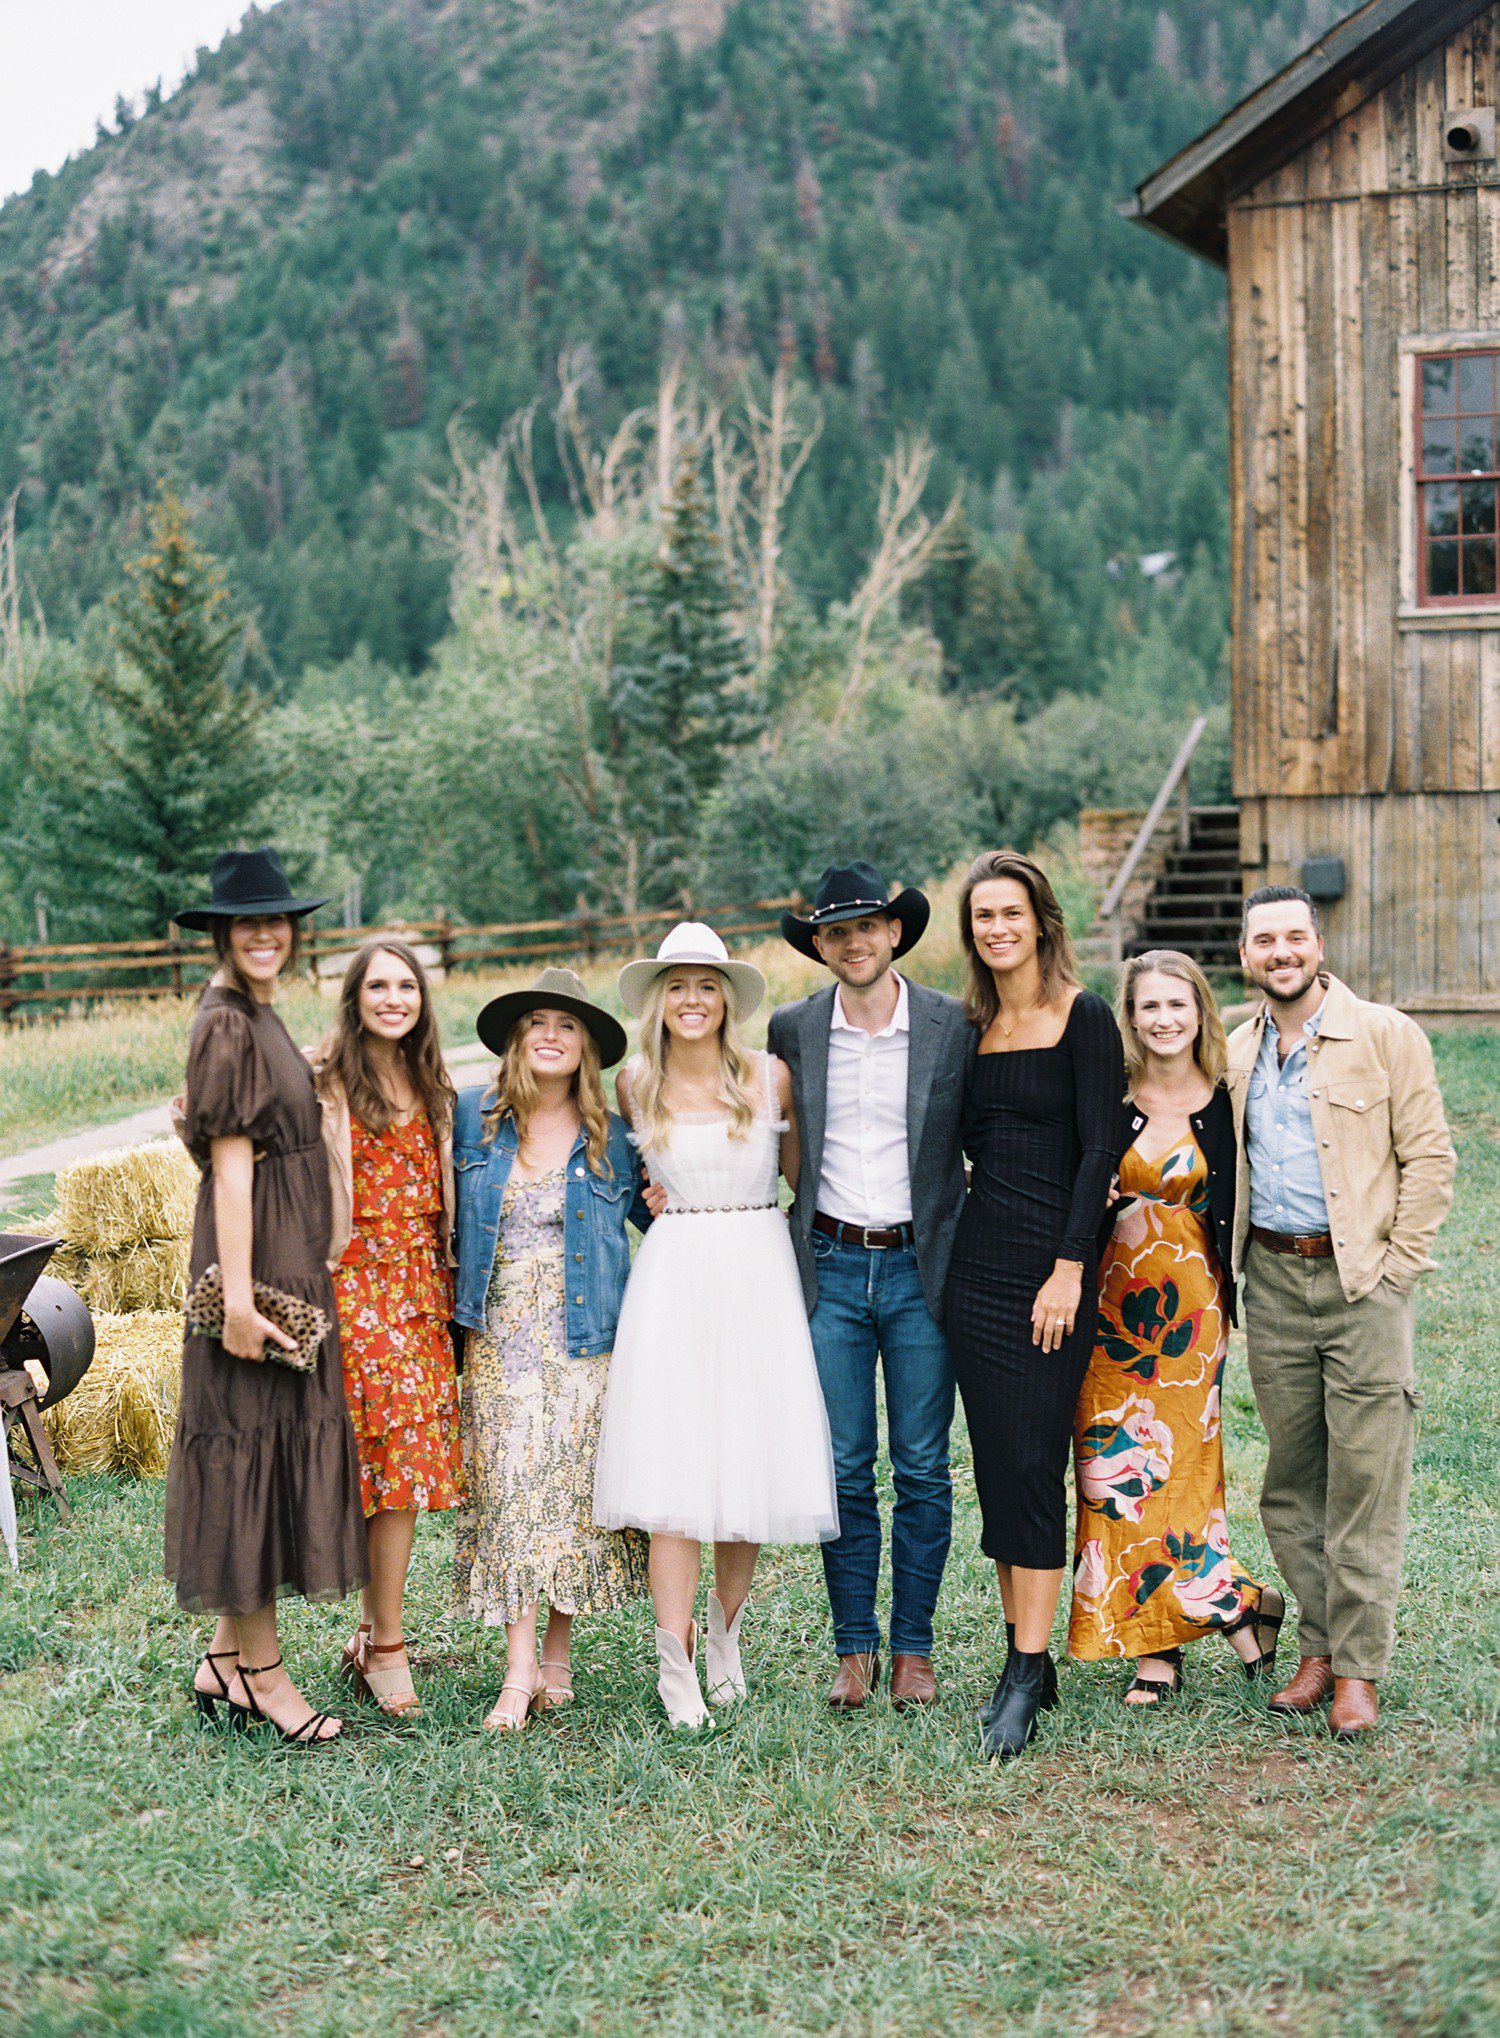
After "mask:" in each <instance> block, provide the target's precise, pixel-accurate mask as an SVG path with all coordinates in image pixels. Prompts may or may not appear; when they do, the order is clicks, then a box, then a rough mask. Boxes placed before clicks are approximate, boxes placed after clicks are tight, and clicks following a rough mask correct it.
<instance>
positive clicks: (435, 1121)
mask: <svg viewBox="0 0 1500 2038" xmlns="http://www.w3.org/2000/svg"><path fill="white" fill-rule="evenodd" d="M377 955H394V956H395V958H396V960H397V961H398V962H399V963H401V964H402V965H403V966H404V967H405V968H406V969H409V970H410V971H411V973H412V975H413V976H414V977H415V978H416V981H417V989H418V990H419V991H420V992H421V994H422V1002H421V1004H420V1006H419V1007H418V1008H417V1023H416V1025H415V1026H413V1028H412V1029H411V1032H410V1033H408V1034H406V1035H404V1036H403V1038H402V1039H400V1040H398V1041H397V1043H396V1046H397V1049H398V1051H399V1052H400V1055H401V1058H402V1060H403V1061H404V1062H405V1063H406V1072H407V1074H408V1075H409V1076H410V1078H411V1085H412V1088H413V1089H414V1090H415V1091H416V1093H417V1095H418V1097H419V1098H420V1099H421V1102H422V1109H423V1110H424V1111H425V1112H426V1113H427V1122H428V1124H429V1125H430V1126H431V1127H432V1130H433V1135H434V1137H435V1138H438V1139H441V1138H442V1137H443V1136H444V1134H445V1133H446V1132H447V1131H448V1130H449V1128H450V1127H451V1125H452V1123H453V1103H454V1093H453V1084H452V1081H451V1079H450V1078H449V1075H448V1071H447V1069H446V1068H445V1067H444V1066H443V1049H442V1043H441V1041H440V1040H439V1038H438V1028H437V1019H436V1017H435V1016H434V1014H433V1010H432V993H431V991H430V990H429V989H428V985H427V972H426V971H425V970H424V969H423V967H422V965H421V963H420V962H418V960H417V958H416V955H415V954H414V953H413V951H412V950H411V949H410V948H409V947H408V946H407V944H406V943H405V942H404V941H395V940H392V939H391V938H390V937H389V936H385V937H382V936H380V935H376V936H375V937H374V938H373V939H372V940H369V941H367V942H365V944H364V945H363V947H362V948H360V949H359V950H358V952H357V953H356V954H355V956H354V958H353V960H352V961H351V962H350V964H349V967H348V968H347V969H346V970H345V972H344V982H343V986H342V988H341V989H340V991H339V1016H338V1018H337V1019H336V1020H335V1022H334V1028H333V1031H332V1033H331V1034H330V1035H329V1036H328V1038H327V1040H325V1041H324V1043H323V1045H322V1047H321V1048H320V1049H319V1050H318V1088H319V1090H320V1091H322V1092H323V1094H324V1095H325V1096H330V1095H332V1094H334V1093H335V1092H336V1091H338V1090H342V1091H343V1093H344V1096H345V1098H346V1099H347V1101H348V1105H349V1114H350V1116H351V1117H353V1118H357V1119H358V1120H359V1122H360V1124H361V1125H362V1126H363V1127H364V1128H365V1130H366V1132H373V1133H374V1134H375V1135H376V1137H377V1138H379V1136H380V1135H381V1134H382V1133H384V1132H389V1131H390V1129H391V1127H392V1126H393V1125H394V1124H395V1122H396V1107H395V1106H394V1105H393V1104H392V1103H391V1101H390V1099H389V1098H388V1097H387V1096H386V1094H385V1092H384V1091H383V1090H382V1089H381V1087H380V1084H379V1082H378V1081H377V1079H376V1076H375V1072H374V1070H373V1069H372V1068H371V1066H370V1053H369V1044H368V1041H367V1039H366V1036H365V1029H364V1023H363V1021H362V1020H361V1018H360V1016H359V997H360V992H361V991H362V990H363V989H364V987H365V978H366V977H367V976H368V975H369V972H370V964H371V963H372V962H373V961H374V960H375V958H376V956H377Z"/></svg>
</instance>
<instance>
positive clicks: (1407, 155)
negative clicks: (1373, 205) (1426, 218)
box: [1381, 71, 1417, 191]
mask: <svg viewBox="0 0 1500 2038" xmlns="http://www.w3.org/2000/svg"><path fill="white" fill-rule="evenodd" d="M1381 100H1382V105H1383V107H1384V110H1385V159H1386V176H1387V188H1388V189H1389V190H1391V191H1406V190H1410V188H1411V187H1412V185H1414V184H1415V183H1416V182H1417V79H1416V73H1415V72H1414V71H1403V72H1402V73H1401V76H1400V77H1399V78H1397V79H1396V80H1395V82H1394V84H1391V85H1388V86H1387V87H1386V89H1385V91H1384V93H1383V94H1382V95H1381Z"/></svg>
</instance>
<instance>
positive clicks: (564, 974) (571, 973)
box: [474, 968, 627, 1069]
mask: <svg viewBox="0 0 1500 2038" xmlns="http://www.w3.org/2000/svg"><path fill="white" fill-rule="evenodd" d="M538 1011H548V1012H571V1013H572V1014H573V1017H574V1018H575V1019H581V1020H582V1021H583V1023H584V1025H585V1026H586V1027H587V1028H588V1030H589V1032H590V1033H591V1034H592V1035H593V1036H594V1045H595V1047H597V1048H598V1050H599V1065H600V1067H601V1068H606V1069H611V1068H613V1067H614V1065H615V1063H616V1062H617V1061H620V1060H622V1059H623V1058H624V1054H625V1048H626V1045H627V1043H626V1038H625V1028H624V1027H623V1026H622V1025H621V1024H620V1022H619V1020H618V1019H616V1018H615V1017H614V1015H613V1013H610V1012H606V1011H605V1009H604V1007H603V1006H602V1005H596V1004H594V1003H593V1002H592V1000H591V999H590V997H589V994H588V991H587V989H586V988H585V985H584V981H583V978H582V977H581V976H579V974H578V972H577V971H576V970H571V969H557V968H554V969H544V970H543V971H542V973H541V975H540V976H539V977H538V978H537V980H536V982H535V983H534V984H528V985H527V987H526V989H525V990H524V991H507V992H506V993H505V995H504V996H503V997H500V998H491V1000H490V1002H489V1003H488V1004H487V1005H486V1006H485V1008H484V1010H483V1011H482V1012H481V1013H480V1015H479V1017H478V1018H477V1019H476V1020H475V1022H474V1030H475V1031H476V1032H477V1033H478V1035H479V1038H480V1039H481V1040H482V1041H483V1042H484V1044H485V1046H486V1047H487V1048H488V1049H489V1051H490V1053H491V1054H504V1052H505V1049H506V1045H507V1043H508V1042H509V1040H510V1036H511V1031H512V1029H513V1028H514V1026H515V1023H516V1021H517V1020H518V1019H519V1018H520V1017H521V1016H522V1015H523V1014H524V1013H526V1012H538Z"/></svg>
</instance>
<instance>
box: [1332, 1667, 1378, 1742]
mask: <svg viewBox="0 0 1500 2038" xmlns="http://www.w3.org/2000/svg"><path fill="white" fill-rule="evenodd" d="M1379 1724H1380V1701H1379V1699H1378V1698H1377V1697H1376V1696H1375V1686H1374V1684H1373V1683H1372V1682H1371V1681H1370V1679H1369V1678H1368V1677H1335V1678H1334V1680H1333V1704H1332V1705H1331V1706H1330V1707H1329V1710H1328V1731H1329V1732H1330V1733H1331V1734H1332V1735H1333V1738H1334V1739H1335V1740H1336V1741H1359V1740H1363V1738H1364V1736H1365V1735H1366V1734H1372V1733H1374V1731H1375V1729H1376V1727H1377V1726H1378V1725H1379Z"/></svg>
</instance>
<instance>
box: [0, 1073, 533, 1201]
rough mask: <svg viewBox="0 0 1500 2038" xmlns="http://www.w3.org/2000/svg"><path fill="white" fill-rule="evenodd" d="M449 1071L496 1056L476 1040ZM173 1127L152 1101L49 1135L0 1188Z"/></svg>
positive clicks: (2, 1177)
mask: <svg viewBox="0 0 1500 2038" xmlns="http://www.w3.org/2000/svg"><path fill="white" fill-rule="evenodd" d="M443 1059H444V1061H445V1062H446V1063H447V1064H448V1073H449V1074H450V1075H451V1076H452V1077H453V1080H454V1081H455V1082H456V1083H459V1084H460V1085H461V1084H462V1082H463V1079H464V1078H465V1077H466V1076H470V1075H471V1073H472V1072H474V1071H476V1070H478V1069H479V1068H481V1067H483V1066H484V1065H485V1064H487V1063H489V1062H492V1061H493V1060H494V1056H493V1055H492V1054H491V1053H490V1051H489V1049H488V1048H487V1047H481V1046H480V1045H479V1043H478V1042H477V1041H472V1042H470V1043H469V1044H468V1045H467V1046H465V1047H455V1048H451V1049H450V1050H449V1052H448V1053H447V1054H446V1055H444V1057H443ZM171 1130H172V1121H171V1117H170V1114H169V1109H168V1106H167V1105H166V1104H151V1105H148V1106H147V1108H146V1109H145V1110H144V1111H132V1112H131V1113H130V1115H129V1117H128V1118H112V1119H111V1120H110V1122H109V1123H108V1124H107V1125H91V1126H88V1127H86V1128H85V1130H84V1131H82V1132H70V1133H68V1134H66V1135H65V1136H64V1137H63V1138H62V1139H50V1140H48V1141H47V1143H46V1145H45V1146H33V1147H29V1148H28V1149H27V1150H26V1152H25V1153H13V1154H11V1155H10V1156H9V1157H8V1158H7V1159H5V1160H0V1188H4V1186H5V1185H6V1184H7V1183H9V1182H24V1181H26V1180H28V1179H29V1178H30V1177H31V1176H33V1175H55V1174H56V1173H57V1171H58V1169H59V1168H65V1167H67V1166H68V1165H69V1163H70V1162H72V1161H81V1160H87V1159H88V1157H89V1155H90V1154H96V1153H108V1152H109V1151H110V1150H111V1149H112V1148H114V1147H117V1146H140V1145H141V1144H142V1143H143V1142H144V1141H146V1140H148V1139H164V1138H165V1137H166V1135H167V1134H168V1133H169V1132H170V1131H171Z"/></svg>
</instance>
